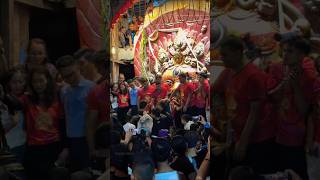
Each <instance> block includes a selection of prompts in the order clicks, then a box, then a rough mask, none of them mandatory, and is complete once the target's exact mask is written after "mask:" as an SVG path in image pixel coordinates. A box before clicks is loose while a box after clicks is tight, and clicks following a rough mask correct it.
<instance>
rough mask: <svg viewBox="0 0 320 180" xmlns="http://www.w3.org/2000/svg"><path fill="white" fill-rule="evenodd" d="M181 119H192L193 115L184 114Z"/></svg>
mask: <svg viewBox="0 0 320 180" xmlns="http://www.w3.org/2000/svg"><path fill="white" fill-rule="evenodd" d="M181 119H184V120H185V121H187V122H188V121H192V117H191V116H190V115H189V114H182V116H181Z"/></svg>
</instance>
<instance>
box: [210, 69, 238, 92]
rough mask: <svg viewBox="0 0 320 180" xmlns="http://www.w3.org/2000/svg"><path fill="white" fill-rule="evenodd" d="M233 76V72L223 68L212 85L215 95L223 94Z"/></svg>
mask: <svg viewBox="0 0 320 180" xmlns="http://www.w3.org/2000/svg"><path fill="white" fill-rule="evenodd" d="M233 75H234V71H233V70H232V69H230V68H225V69H224V70H223V71H222V72H221V73H220V75H219V77H218V78H217V79H216V81H215V82H214V83H213V89H214V92H215V93H224V92H225V90H226V88H227V86H228V84H229V82H230V81H231V79H232V77H233Z"/></svg>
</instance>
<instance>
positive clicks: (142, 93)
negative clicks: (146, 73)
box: [138, 84, 156, 103]
mask: <svg viewBox="0 0 320 180" xmlns="http://www.w3.org/2000/svg"><path fill="white" fill-rule="evenodd" d="M155 88H156V87H155V85H154V84H152V85H150V86H148V87H147V88H146V89H145V88H143V87H142V88H140V89H139V90H138V98H139V100H140V102H141V101H143V100H145V101H147V102H148V103H149V102H150V101H151V98H152V93H153V92H154V90H155Z"/></svg>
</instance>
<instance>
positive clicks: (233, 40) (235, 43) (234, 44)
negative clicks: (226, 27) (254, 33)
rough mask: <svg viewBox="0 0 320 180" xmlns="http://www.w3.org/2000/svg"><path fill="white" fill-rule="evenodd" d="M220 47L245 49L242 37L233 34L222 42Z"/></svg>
mask: <svg viewBox="0 0 320 180" xmlns="http://www.w3.org/2000/svg"><path fill="white" fill-rule="evenodd" d="M220 47H221V49H223V48H229V49H231V50H235V51H237V50H239V51H241V52H242V51H243V50H244V43H243V41H242V39H241V38H239V37H236V36H234V35H231V36H228V37H226V38H225V39H224V40H223V41H222V42H221V44H220Z"/></svg>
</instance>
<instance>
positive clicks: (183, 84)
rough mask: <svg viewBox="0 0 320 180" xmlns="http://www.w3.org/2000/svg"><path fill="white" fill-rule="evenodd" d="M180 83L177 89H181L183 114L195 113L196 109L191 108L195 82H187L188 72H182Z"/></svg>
mask: <svg viewBox="0 0 320 180" xmlns="http://www.w3.org/2000/svg"><path fill="white" fill-rule="evenodd" d="M179 81H180V85H179V86H178V88H177V90H178V91H180V96H181V100H182V112H183V114H189V115H193V114H194V111H193V109H192V108H191V100H192V92H193V89H194V87H193V84H192V83H190V82H187V74H185V73H181V74H179Z"/></svg>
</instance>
